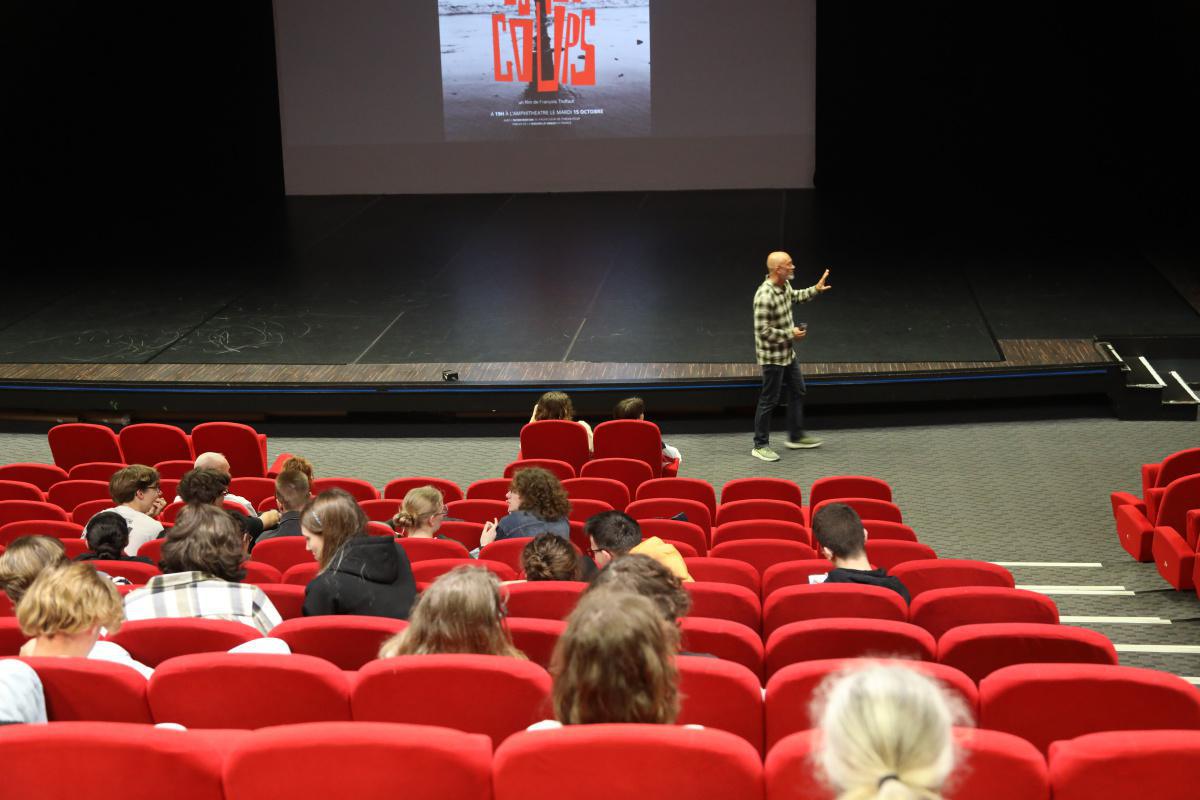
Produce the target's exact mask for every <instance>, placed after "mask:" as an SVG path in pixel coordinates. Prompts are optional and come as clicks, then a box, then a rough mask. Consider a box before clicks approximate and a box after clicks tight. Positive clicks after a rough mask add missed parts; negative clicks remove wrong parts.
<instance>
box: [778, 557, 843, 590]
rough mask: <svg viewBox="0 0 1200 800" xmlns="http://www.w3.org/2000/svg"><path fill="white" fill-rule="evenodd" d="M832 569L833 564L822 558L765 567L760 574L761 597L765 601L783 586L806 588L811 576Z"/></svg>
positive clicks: (784, 562)
mask: <svg viewBox="0 0 1200 800" xmlns="http://www.w3.org/2000/svg"><path fill="white" fill-rule="evenodd" d="M831 569H833V562H832V561H826V560H825V559H823V558H804V559H796V560H794V561H781V562H779V563H778V564H775V565H773V566H770V567H767V569H766V570H765V571H764V572H763V574H762V596H763V599H764V600H766V599H767V598H768V597H770V596H771V594H772V593H773V592H776V591H778V590H780V589H782V588H783V587H785V586H808V585H810V584H809V581H808V579H809V577H810V576H812V575H825V574H826V573H828V572H829V571H830V570H831Z"/></svg>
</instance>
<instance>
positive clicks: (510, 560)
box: [479, 536, 533, 577]
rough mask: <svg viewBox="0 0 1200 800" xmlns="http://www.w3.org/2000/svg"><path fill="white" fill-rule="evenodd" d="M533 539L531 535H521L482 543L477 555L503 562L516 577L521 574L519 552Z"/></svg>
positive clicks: (522, 551) (523, 550)
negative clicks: (485, 543)
mask: <svg viewBox="0 0 1200 800" xmlns="http://www.w3.org/2000/svg"><path fill="white" fill-rule="evenodd" d="M532 541H533V538H532V537H528V536H521V537H518V538H516V539H501V540H499V541H496V542H491V543H490V544H487V545H484V546H483V547H482V548H481V549H480V550H479V557H480V558H483V559H487V560H489V561H494V562H498V563H501V564H505V565H507V566H508V568H509V569H511V570H512V571H513V573H514V574H515V575H517V576H518V577H519V576H520V575H521V572H522V569H523V568H522V566H521V554H522V553H524V552H525V548H526V547H527V546H528V545H529V543H530V542H532Z"/></svg>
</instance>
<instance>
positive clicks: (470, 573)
mask: <svg viewBox="0 0 1200 800" xmlns="http://www.w3.org/2000/svg"><path fill="white" fill-rule="evenodd" d="M500 592H501V588H500V580H499V578H497V577H496V576H495V575H494V574H492V573H491V572H489V571H488V570H486V569H483V568H482V567H471V566H465V567H455V568H454V569H452V570H450V571H449V572H447V573H446V574H444V575H441V576H439V577H438V579H437V580H435V581H434V582H433V583H431V584H430V585H429V588H428V589H426V590H425V591H424V592H422V593H421V596H420V597H418V598H417V603H416V605H415V606H413V610H412V616H411V617H410V619H409V622H408V627H407V628H405V629H404V630H402V631H400V633H397V634H396V635H395V636H393V637H392V638H390V639H388V640H387V641H386V642H384V643H383V647H381V648H380V649H379V657H380V658H392V657H394V656H425V655H438V654H442V653H474V654H476V655H485V656H510V657H512V658H525V654H524V653H522V652H521V651H520V650H518V649H517V648H516V647H515V646H514V645H513V643H512V637H511V636H509V633H508V629H507V628H506V627H505V625H504V617H505V615H506V614H507V611H506V610H505V607H504V598H503V597H502V596H501V594H500Z"/></svg>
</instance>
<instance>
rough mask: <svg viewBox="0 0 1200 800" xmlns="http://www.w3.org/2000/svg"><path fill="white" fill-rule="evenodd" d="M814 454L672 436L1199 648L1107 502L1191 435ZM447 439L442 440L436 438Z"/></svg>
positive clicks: (1106, 431) (715, 475) (353, 443)
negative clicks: (888, 499)
mask: <svg viewBox="0 0 1200 800" xmlns="http://www.w3.org/2000/svg"><path fill="white" fill-rule="evenodd" d="M518 429H519V425H516V424H514V426H513V431H512V436H511V437H508V438H445V439H441V438H290V437H279V438H276V437H273V438H271V440H270V451H271V452H270V455H271V457H272V458H274V457H275V455H276V454H277V453H280V452H284V451H288V452H293V453H298V454H302V455H304V456H307V457H308V458H309V459H311V460H312V461H313V463H314V464H315V465H316V469H317V472H318V474H319V475H326V476H332V475H352V476H356V477H360V478H365V479H367V480H369V481H371V482H372V483H375V484H376V485H377V486H380V487H382V486H383V485H384V484H385V483H386V482H387V481H388V480H389V479H391V478H394V477H398V476H403V475H436V476H441V477H447V478H450V479H452V480H455V481H457V482H458V483H459V484H460V485H461V486H463V487H464V488H465V487H466V486H467V484H469V483H470V482H471V481H474V480H478V479H480V478H492V477H498V476H499V475H500V474H501V472H502V471H503V469H504V465H505V464H507V463H508V462H509V461H511V460H513V458H515V456H516V451H517V431H518ZM813 432H814V433H815V434H817V435H819V436H822V437H823V438H824V439H825V446H824V447H821V448H820V449H817V450H808V451H795V452H792V451H787V450H784V451H783V452H782V453H781V455H782V461H780V462H778V463H776V464H766V463H763V462H761V461H758V460H756V459H754V458H751V457H750V446H751V442H750V435H749V433H748V432H747V433H744V434H729V433H720V434H689V435H684V434H677V435H672V434H671V432H670V429H669V427H668V429H667V431H666V435H665V439H666V441H667V442H668V443H670V444H673V445H675V446H676V447H678V448H679V449H680V450H681V451H682V452H683V457H684V461H683V469H682V470H681V474H682V475H685V476H688V477H695V478H703V479H705V480H708V481H710V482H712V483H713V484H714V485H715V486H716V487H717V488H718V490H719V489H720V486H721V485H722V484H723V483H724V482H725V481H727V480H730V479H732V478H737V477H747V476H756V475H763V476H777V477H786V478H791V479H793V480H795V481H797V482H798V483H799V484H800V485H801V486H802V487H804V488H805V490H806V491H807V488H808V487H809V486H810V485H811V484H812V481H813V480H814V479H816V478H818V477H821V476H823V475H839V474H864V475H874V476H876V477H879V478H883V479H884V480H886V481H888V482H889V483H890V484H891V485H892V488H893V490H894V492H895V499H896V502H897V503H898V504H899V505H900V507H901V509H902V510H903V511H904V517H905V521H906V522H907V523H908V524H910V525H911V526H912V527H913V528H914V529H915V530H916V531H917V534H918V536H919V537H920V538H921V540H922V541H924V542H926V543H928V544H929V545H931V546H932V547H933V548H934V549H936V550H937V552H938V554H939V555H941V556H943V557H952V558H977V559H984V560H989V561H1053V562H1100V563H1101V564H1102V565H1103V566H1102V567H1101V568H1099V569H1077V568H1047V567H1012V568H1011V569H1012V570H1013V572H1014V574H1015V575H1016V578H1017V583H1018V584H1038V585H1080V584H1083V585H1117V586H1123V587H1125V589H1127V590H1132V591H1134V592H1135V594H1134V595H1133V596H1130V597H1125V596H1114V597H1110V596H1100V597H1097V596H1078V595H1066V596H1064V595H1058V596H1055V597H1054V599H1055V601H1056V602H1057V603H1058V605H1059V609H1060V611H1061V613H1062V614H1063V615H1072V616H1121V617H1161V618H1164V619H1168V620H1172V624H1170V625H1133V624H1089V626H1088V627H1092V628H1094V629H1095V630H1098V631H1100V632H1102V633H1104V634H1105V635H1107V636H1108V637H1109V638H1110V639H1112V641H1113V642H1114V643H1116V644H1118V645H1121V644H1164V645H1197V644H1200V601H1198V600H1197V598H1196V596H1195V594H1193V593H1191V592H1187V593H1177V592H1175V591H1173V590H1171V589H1170V587H1168V586H1167V584H1166V583H1165V582H1164V581H1162V579H1161V578H1160V577H1159V575H1158V573H1157V572H1156V571H1155V569H1154V565H1153V564H1137V563H1134V562H1133V561H1132V560H1131V559H1130V558H1129V556H1128V555H1127V554H1126V553H1125V551H1124V550H1122V549H1121V547H1120V545H1119V544H1118V543H1117V539H1116V533H1115V529H1114V526H1113V520H1112V514H1111V511H1110V509H1109V501H1108V494H1109V492H1110V491H1114V490H1127V491H1132V492H1134V493H1135V494H1136V493H1139V492H1140V478H1139V465H1140V464H1142V463H1143V462H1146V461H1158V460H1160V459H1161V458H1162V457H1163V456H1165V455H1167V454H1168V453H1171V452H1174V451H1176V450H1180V449H1182V448H1184V447H1192V446H1196V445H1197V444H1200V427H1198V426H1197V423H1173V422H1118V421H1115V420H1111V419H1074V420H1065V421H1063V420H1055V421H1032V422H996V423H977V424H970V425H939V426H926V425H913V426H902V427H896V426H893V427H886V428H856V429H841V430H819V431H813ZM449 433H451V432H450V431H448V434H449ZM49 460H50V451H49V448H48V447H47V445H46V440H45V437H44V436H37V435H26V434H0V463H9V462H13V461H49ZM1121 662H1122V663H1123V664H1129V665H1133V666H1143V667H1155V668H1158V669H1163V670H1167V671H1170V672H1175V673H1177V674H1180V675H1185V676H1200V653H1196V654H1158V653H1153V654H1151V653H1122V654H1121Z"/></svg>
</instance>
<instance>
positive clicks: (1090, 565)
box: [992, 561, 1104, 569]
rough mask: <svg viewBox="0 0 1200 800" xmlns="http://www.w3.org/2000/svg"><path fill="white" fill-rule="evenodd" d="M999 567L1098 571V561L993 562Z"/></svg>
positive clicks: (1100, 565)
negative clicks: (1062, 568)
mask: <svg viewBox="0 0 1200 800" xmlns="http://www.w3.org/2000/svg"><path fill="white" fill-rule="evenodd" d="M992 563H993V564H995V565H997V566H1000V567H1074V568H1078V569H1100V568H1101V567H1103V566H1104V565H1103V564H1101V563H1100V562H1099V561H993V562H992Z"/></svg>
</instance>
